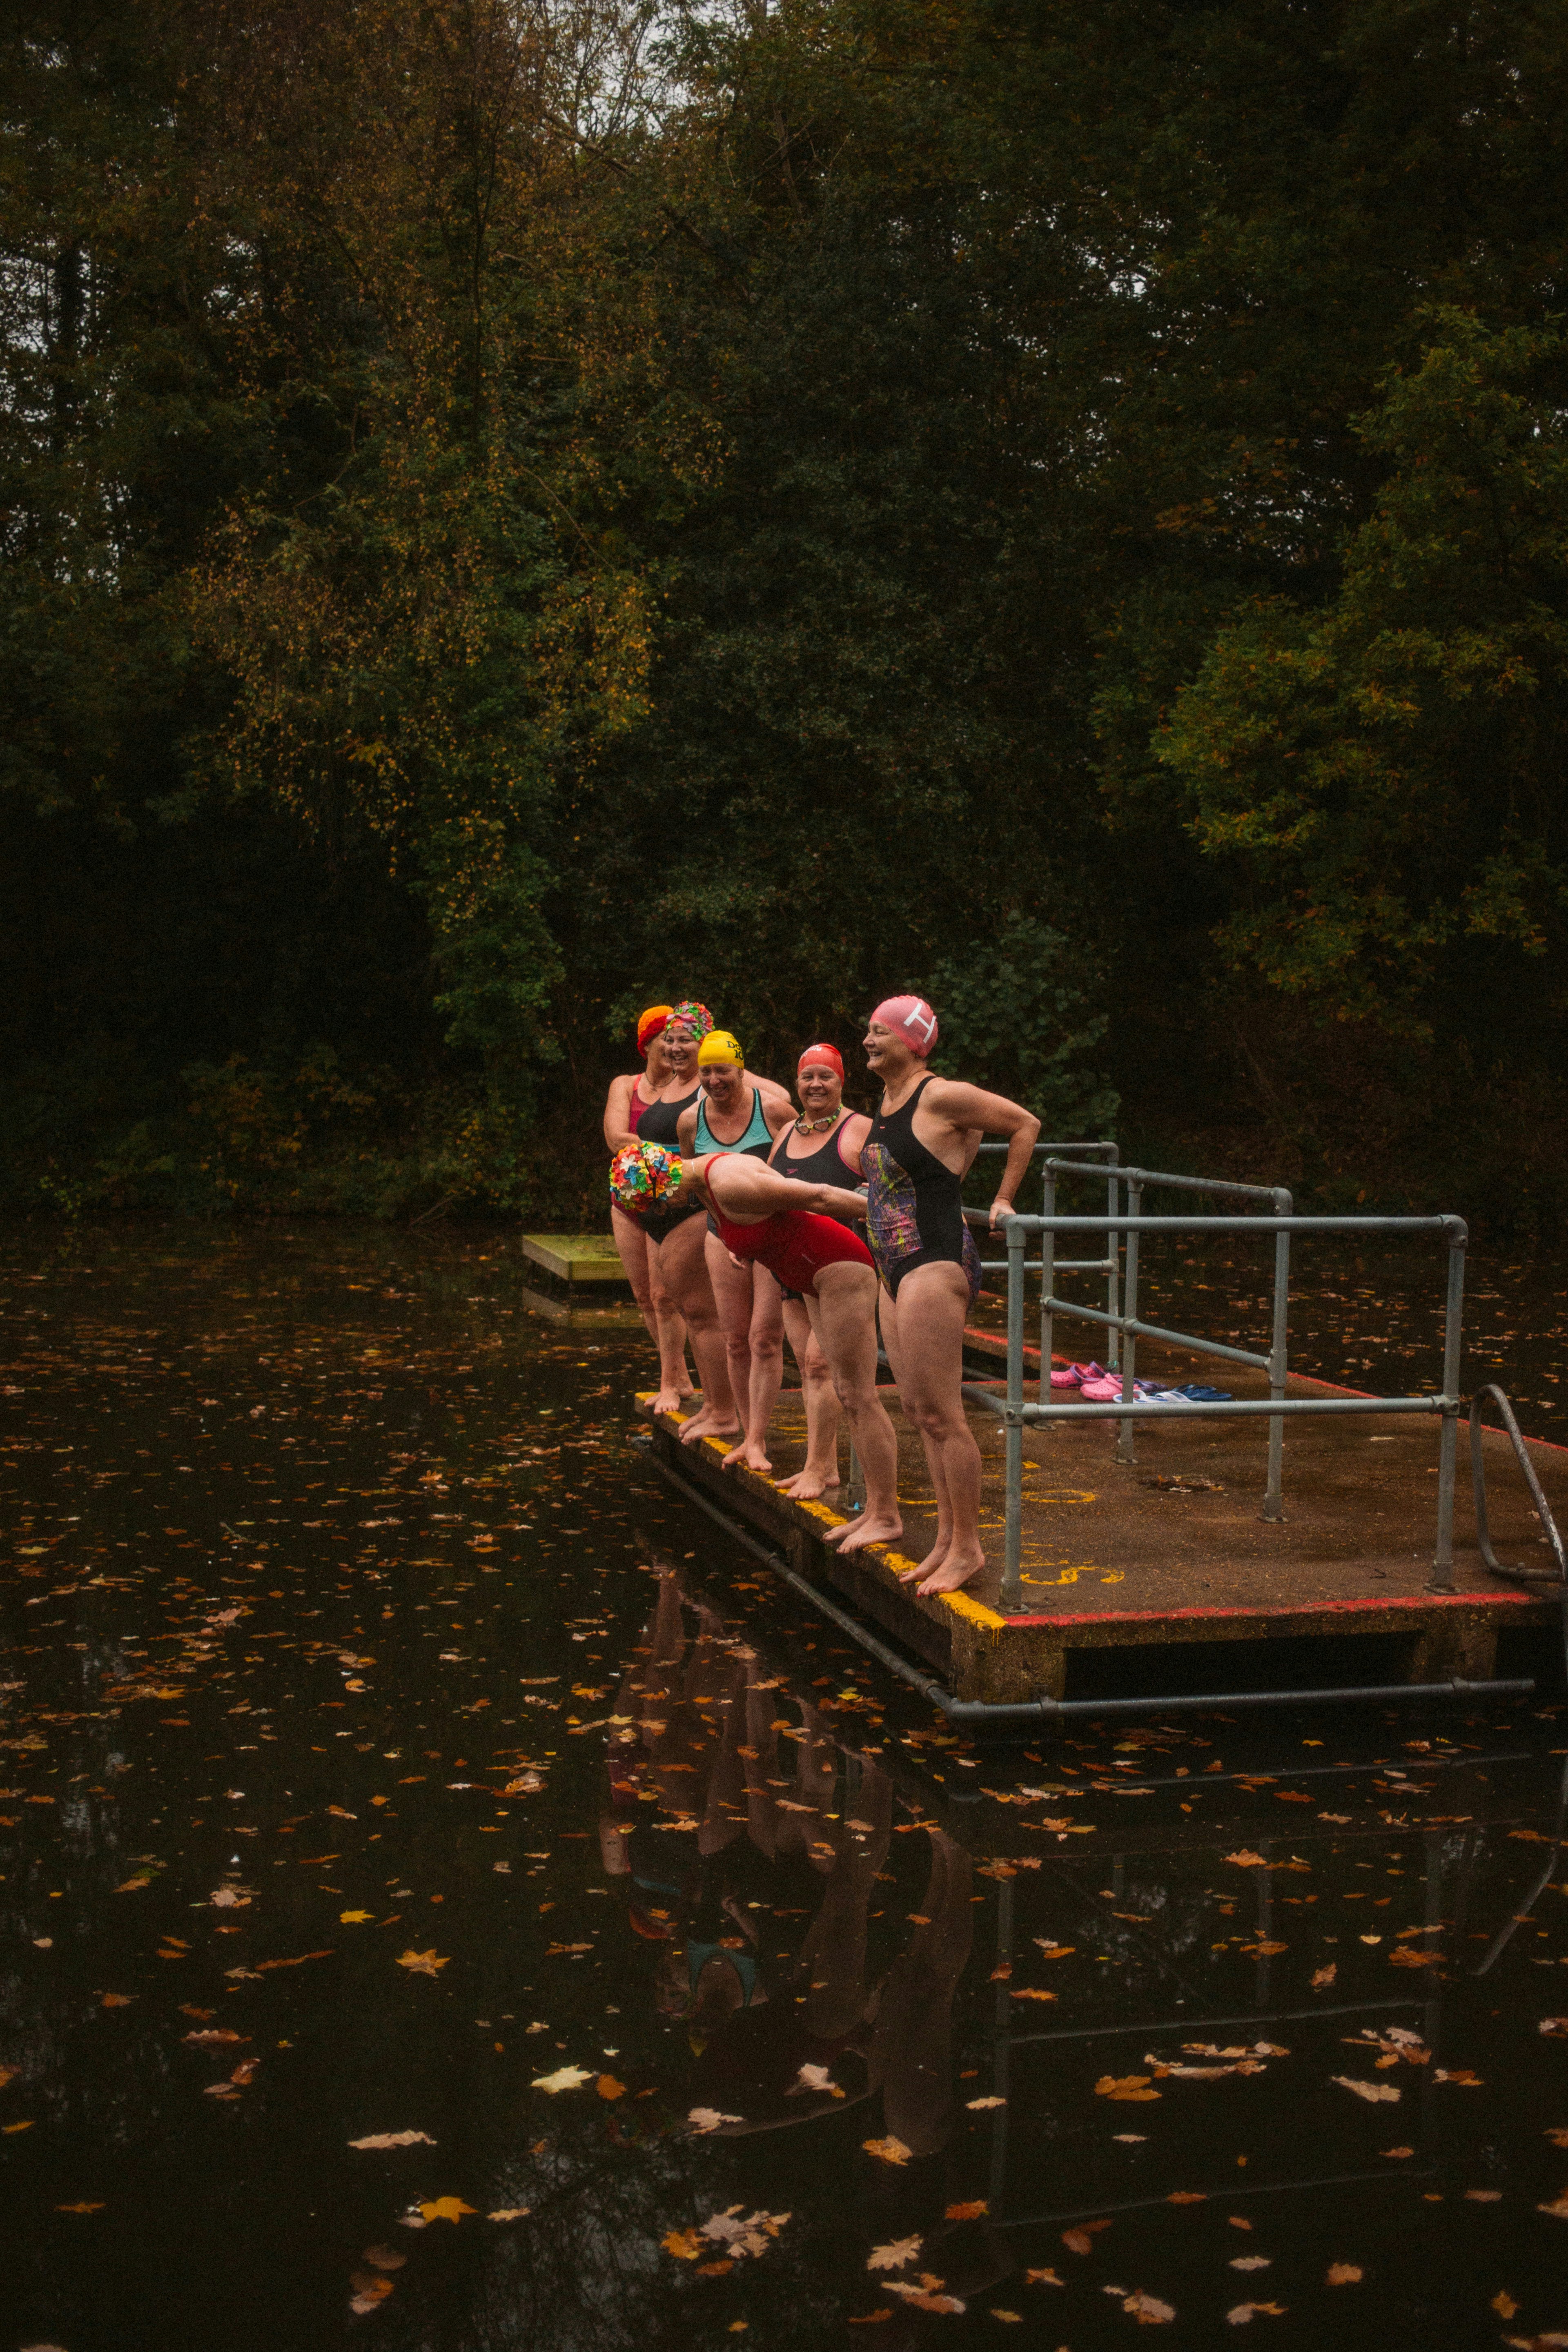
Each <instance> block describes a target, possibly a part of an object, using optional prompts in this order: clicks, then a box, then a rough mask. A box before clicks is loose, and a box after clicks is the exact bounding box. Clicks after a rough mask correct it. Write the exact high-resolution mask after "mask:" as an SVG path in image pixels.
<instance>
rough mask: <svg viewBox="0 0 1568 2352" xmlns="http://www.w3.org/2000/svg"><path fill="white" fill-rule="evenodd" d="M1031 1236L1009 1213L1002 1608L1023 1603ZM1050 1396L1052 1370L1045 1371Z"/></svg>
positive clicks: (1017, 1218)
mask: <svg viewBox="0 0 1568 2352" xmlns="http://www.w3.org/2000/svg"><path fill="white" fill-rule="evenodd" d="M1027 1239H1028V1235H1027V1234H1026V1233H1025V1231H1024V1221H1023V1219H1022V1218H1021V1217H1009V1218H1008V1220H1007V1226H1006V1242H1007V1418H1006V1436H1007V1460H1006V1480H1007V1499H1006V1538H1005V1541H1006V1552H1005V1560H1004V1564H1003V1570H1002V1606H1003V1608H1004V1609H1005V1610H1015V1611H1016V1610H1021V1609H1022V1608H1023V1606H1024V1580H1023V1549H1024V1248H1025V1244H1026V1242H1027ZM1046 1393H1047V1396H1048V1395H1049V1394H1050V1374H1049V1371H1048V1370H1047V1374H1046Z"/></svg>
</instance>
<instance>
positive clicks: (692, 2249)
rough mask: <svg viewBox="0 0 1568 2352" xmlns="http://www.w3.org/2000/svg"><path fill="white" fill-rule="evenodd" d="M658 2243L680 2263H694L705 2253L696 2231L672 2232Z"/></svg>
mask: <svg viewBox="0 0 1568 2352" xmlns="http://www.w3.org/2000/svg"><path fill="white" fill-rule="evenodd" d="M659 2244H660V2245H661V2246H662V2247H663V2248H664V2251H665V2252H666V2253H667V2254H673V2255H674V2256H675V2259H676V2261H677V2262H678V2263H694V2262H695V2261H696V2260H697V2257H698V2255H699V2254H700V2253H702V2252H705V2249H704V2247H703V2243H702V2241H701V2239H700V2237H699V2236H698V2234H697V2232H696V2231H695V2230H671V2231H669V2232H668V2234H667V2235H666V2236H665V2237H662V2238H661V2239H660V2240H659Z"/></svg>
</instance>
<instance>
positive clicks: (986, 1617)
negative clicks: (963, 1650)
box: [932, 1592, 1007, 1631]
mask: <svg viewBox="0 0 1568 2352" xmlns="http://www.w3.org/2000/svg"><path fill="white" fill-rule="evenodd" d="M932 1598H933V1599H935V1600H938V1601H945V1602H946V1603H947V1605H948V1607H949V1608H950V1609H951V1610H952V1613H953V1615H954V1616H955V1617H967V1618H968V1619H969V1621H970V1622H971V1623H972V1624H974V1625H986V1626H989V1627H990V1628H991V1629H992V1630H993V1631H997V1630H999V1629H1000V1628H1001V1627H1002V1626H1004V1625H1005V1623H1006V1622H1007V1620H1006V1619H1005V1617H999V1616H998V1615H997V1614H996V1612H995V1610H994V1609H987V1607H986V1606H985V1603H984V1601H975V1600H973V1599H972V1598H971V1596H970V1595H969V1594H968V1593H967V1592H939V1593H935V1594H933V1595H932Z"/></svg>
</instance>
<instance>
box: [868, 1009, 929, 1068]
mask: <svg viewBox="0 0 1568 2352" xmlns="http://www.w3.org/2000/svg"><path fill="white" fill-rule="evenodd" d="M871 1018H872V1020H873V1021H879V1022H880V1023H881V1024H882V1026H883V1028H884V1029H891V1030H892V1031H893V1033H894V1034H895V1035H896V1036H899V1037H901V1038H902V1039H903V1041H904V1043H905V1045H907V1046H908V1047H909V1049H910V1053H911V1054H918V1055H920V1057H921V1061H922V1062H923V1061H924V1060H925V1057H926V1055H928V1054H929V1053H930V1052H931V1047H932V1046H933V1045H935V1044H936V1034H937V1033H936V1014H935V1013H933V1012H932V1011H931V1006H930V1005H929V1004H928V1003H926V1001H925V998H924V997H923V996H885V997H884V998H883V999H882V1002H881V1003H880V1004H879V1005H878V1007H877V1010H876V1011H875V1013H872V1015H871Z"/></svg>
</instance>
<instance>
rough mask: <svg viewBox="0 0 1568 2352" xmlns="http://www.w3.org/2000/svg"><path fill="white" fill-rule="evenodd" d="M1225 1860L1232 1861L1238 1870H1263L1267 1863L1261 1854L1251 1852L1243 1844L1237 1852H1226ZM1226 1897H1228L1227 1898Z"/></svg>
mask: <svg viewBox="0 0 1568 2352" xmlns="http://www.w3.org/2000/svg"><path fill="white" fill-rule="evenodd" d="M1226 1862H1234V1863H1235V1864H1236V1866H1237V1869H1238V1870H1265V1869H1267V1868H1268V1864H1267V1863H1266V1862H1265V1860H1264V1858H1263V1856H1262V1854H1260V1853H1251V1852H1249V1850H1248V1849H1247V1847H1246V1846H1243V1847H1242V1849H1241V1851H1240V1853H1227V1854H1226ZM1227 1899H1228V1898H1227Z"/></svg>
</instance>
